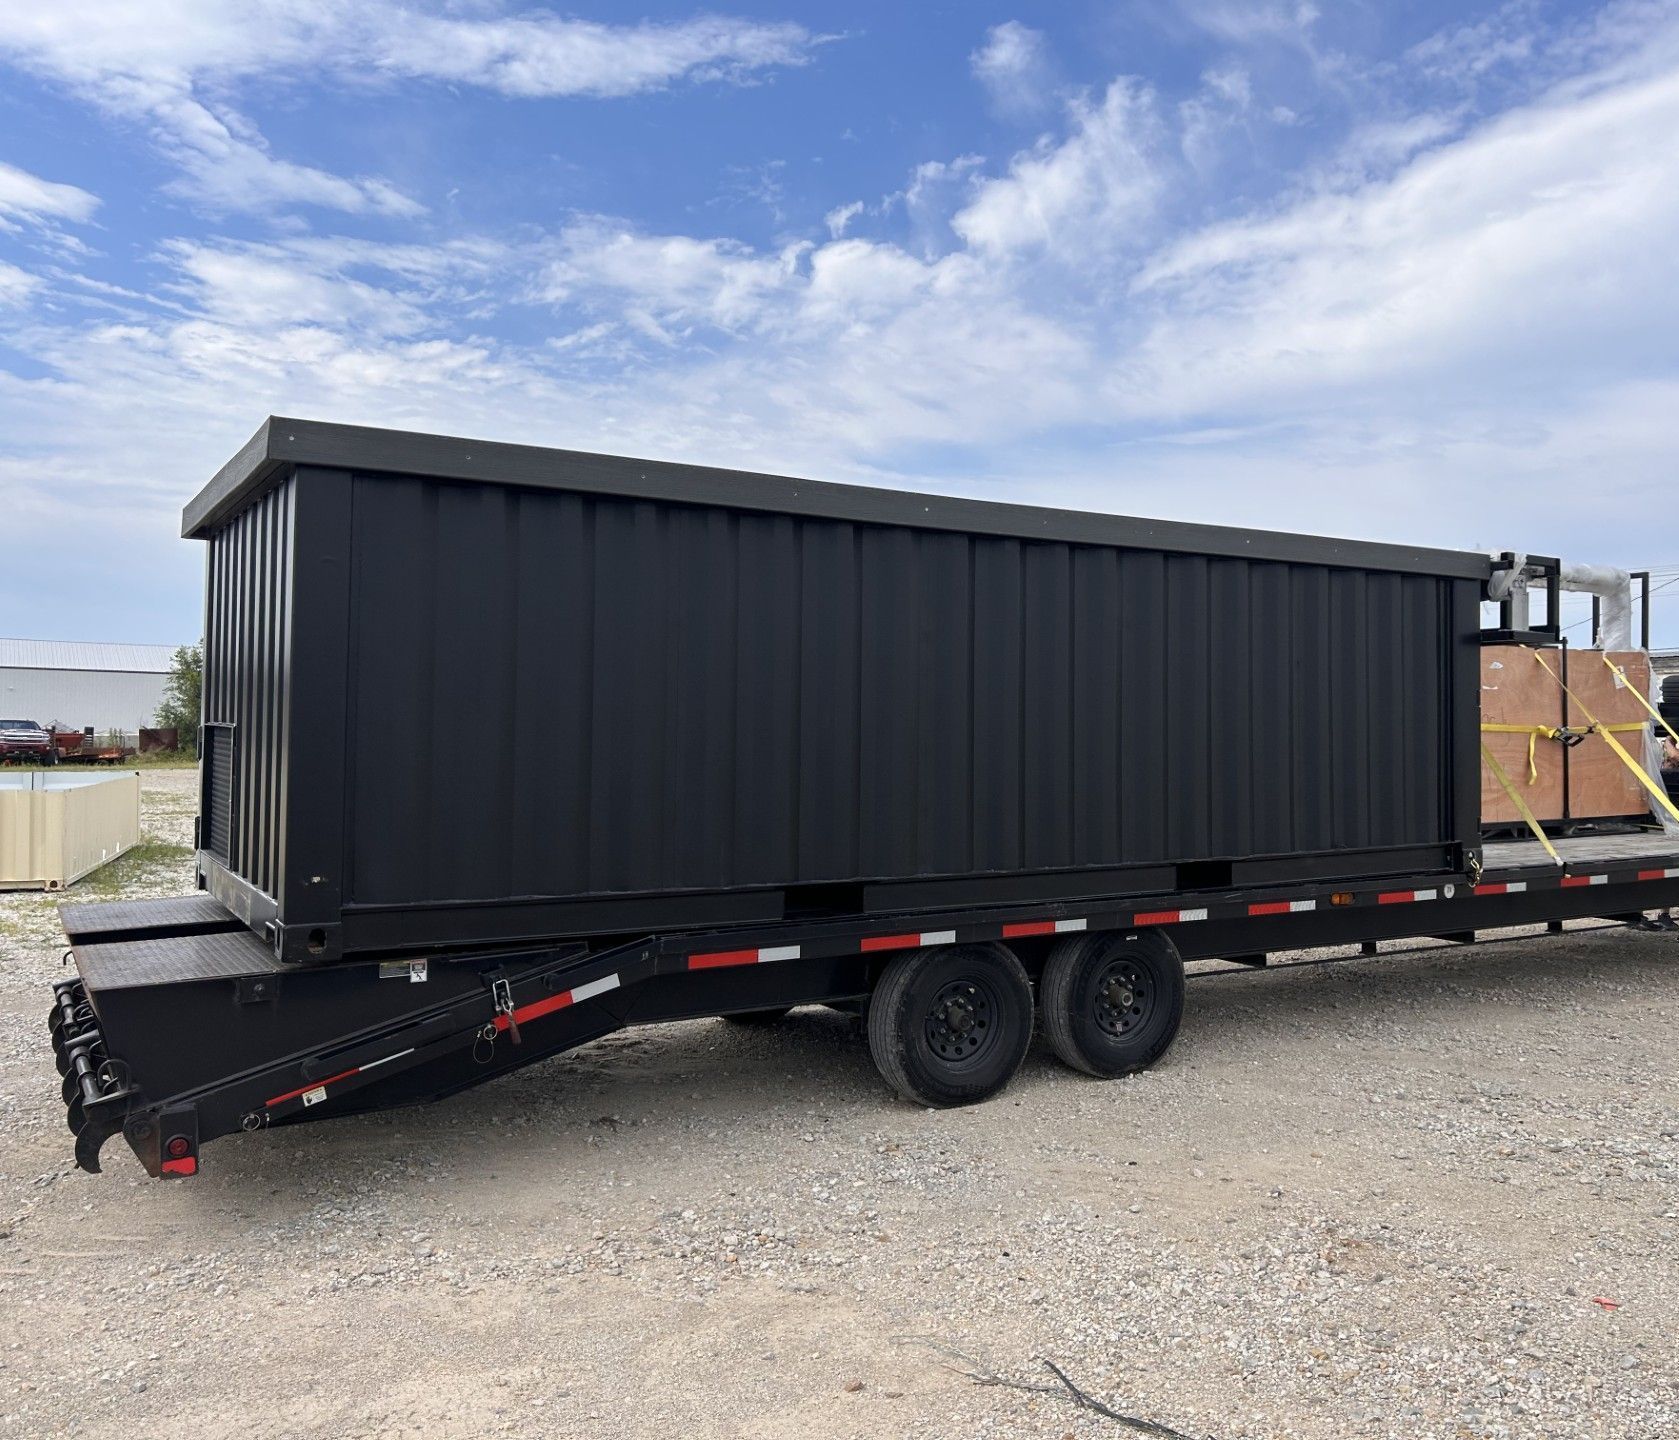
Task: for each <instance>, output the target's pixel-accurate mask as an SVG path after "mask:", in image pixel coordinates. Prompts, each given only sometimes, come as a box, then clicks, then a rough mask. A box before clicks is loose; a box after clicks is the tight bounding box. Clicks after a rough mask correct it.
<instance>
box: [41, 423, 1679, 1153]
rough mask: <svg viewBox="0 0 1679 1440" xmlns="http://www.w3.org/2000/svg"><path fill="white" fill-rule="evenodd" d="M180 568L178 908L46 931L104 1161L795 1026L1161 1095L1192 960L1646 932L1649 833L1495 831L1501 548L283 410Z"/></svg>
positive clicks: (196, 507)
mask: <svg viewBox="0 0 1679 1440" xmlns="http://www.w3.org/2000/svg"><path fill="white" fill-rule="evenodd" d="M183 533H184V534H185V535H187V536H189V537H192V538H197V539H202V540H204V541H205V542H206V543H207V545H208V547H209V566H208V577H207V585H206V592H207V594H206V616H205V675H204V700H203V704H204V717H203V720H204V723H203V725H202V727H201V731H200V737H199V754H200V756H201V757H202V765H201V776H200V783H201V794H200V804H199V812H200V819H199V825H198V837H197V851H198V864H197V869H198V887H199V890H200V892H201V893H199V894H197V895H194V896H188V897H182V898H180V899H171V900H158V901H150V902H138V903H124V904H117V905H95V906H87V905H66V906H64V907H63V909H62V912H61V913H62V916H63V923H64V928H65V933H66V936H67V937H68V940H69V946H70V948H69V952H68V957H67V958H70V959H73V960H74V962H75V966H76V975H75V977H74V978H70V979H66V980H64V981H63V982H61V983H60V984H59V985H58V986H57V987H56V990H55V993H54V996H53V1002H52V1007H51V1014H50V1019H49V1024H50V1030H51V1037H52V1044H53V1047H54V1050H55V1052H56V1055H57V1059H58V1066H59V1070H60V1073H61V1075H62V1076H63V1097H64V1101H65V1105H66V1114H67V1118H68V1122H69V1126H70V1129H71V1131H72V1132H73V1133H74V1135H75V1151H76V1159H77V1162H78V1163H79V1164H80V1165H81V1166H82V1167H83V1168H84V1169H87V1170H97V1169H98V1167H99V1153H100V1149H101V1147H102V1145H103V1144H104V1142H105V1141H106V1140H107V1139H109V1138H110V1137H112V1136H114V1135H117V1134H121V1135H123V1136H124V1137H125V1138H126V1140H127V1141H128V1143H129V1145H130V1146H131V1147H132V1148H133V1150H134V1151H135V1152H136V1154H137V1155H138V1156H139V1157H140V1159H141V1161H142V1162H143V1163H144V1165H145V1167H146V1169H147V1170H148V1171H149V1172H150V1173H151V1174H152V1175H154V1176H180V1175H188V1174H192V1173H195V1172H196V1170H197V1169H198V1163H199V1149H200V1146H201V1145H202V1144H203V1143H204V1142H205V1141H207V1140H211V1139H215V1138H217V1137H219V1136H222V1135H227V1134H230V1133H231V1132H233V1131H236V1130H260V1129H263V1128H265V1127H267V1126H270V1125H285V1124H294V1123H298V1122H301V1121H307V1120H316V1119H323V1118H330V1117H332V1116H337V1115H344V1114H349V1113H353V1112H356V1111H361V1110H371V1109H378V1108H381V1107H384V1106H390V1105H400V1104H408V1103H413V1102H418V1101H424V1100H432V1099H436V1098H439V1097H441V1096H445V1095H448V1094H451V1093H452V1092H454V1091H457V1090H461V1089H464V1088H466V1087H468V1086H471V1085H476V1084H479V1083H481V1082H483V1081H485V1080H489V1079H492V1078H494V1077H495V1076H497V1075H500V1074H504V1073H506V1072H507V1071H510V1070H513V1069H517V1068H518V1067H520V1066H522V1065H526V1064H529V1063H531V1062H533V1061H536V1060H540V1059H542V1058H544V1057H545V1056H549V1055H553V1054H557V1053H559V1052H561V1051H564V1050H567V1049H569V1048H571V1047H573V1046H576V1045H580V1044H583V1043H586V1042H587V1041H589V1040H591V1039H593V1038H595V1037H597V1036H600V1035H603V1034H606V1033H608V1032H610V1031H613V1030H616V1029H619V1028H621V1027H624V1026H629V1025H640V1024H652V1023H658V1022H662V1021H669V1020H678V1019H684V1018H691V1017H698V1016H724V1017H730V1018H734V1019H739V1020H745V1021H757V1020H762V1019H767V1018H774V1017H776V1016H778V1015H779V1014H781V1013H784V1012H785V1011H786V1010H787V1009H788V1008H789V1007H792V1006H795V1005H803V1004H826V1005H830V1006H835V1007H838V1008H841V1009H846V1010H850V1011H853V1012H855V1013H857V1014H858V1015H859V1016H861V1017H862V1019H863V1020H864V1022H865V1028H866V1030H867V1034H868V1043H869V1047H870V1051H871V1053H872V1054H873V1057H874V1059H875V1061H876V1063H877V1065H878V1066H879V1068H880V1070H881V1073H882V1074H883V1076H884V1077H885V1078H886V1079H887V1081H888V1082H889V1083H890V1084H891V1085H892V1086H893V1088H894V1089H895V1090H897V1091H898V1092H899V1093H900V1094H901V1095H903V1096H904V1097H905V1098H907V1099H910V1100H913V1101H915V1102H917V1103H921V1104H927V1105H946V1106H947V1105H960V1104H969V1103H973V1102H976V1101H979V1100H983V1099H985V1098H987V1097H988V1096H990V1095H993V1094H995V1093H997V1092H998V1091H999V1090H1000V1089H1002V1088H1003V1086H1004V1085H1006V1084H1007V1083H1008V1081H1009V1079H1010V1078H1011V1077H1012V1075H1013V1074H1014V1072H1015V1070H1016V1068H1017V1067H1018V1066H1019V1064H1020V1061H1021V1059H1022V1058H1023V1057H1024V1055H1025V1053H1026V1049H1027V1046H1028V1044H1029V1043H1030V1040H1031V1036H1032V1033H1033V1022H1034V1019H1035V1018H1037V1019H1041V1020H1042V1022H1043V1029H1044V1033H1045V1036H1046V1038H1047V1040H1048V1042H1049V1045H1050V1046H1051V1048H1052V1049H1053V1050H1054V1051H1055V1053H1056V1054H1057V1056H1058V1057H1059V1058H1060V1059H1062V1060H1063V1061H1065V1062H1066V1063H1067V1064H1068V1065H1069V1066H1071V1067H1073V1068H1075V1069H1078V1070H1081V1071H1084V1072H1086V1073H1088V1074H1092V1075H1098V1076H1107V1075H1118V1074H1124V1073H1128V1072H1130V1071H1134V1070H1139V1069H1141V1068H1143V1067H1145V1066H1147V1065H1150V1064H1152V1063H1154V1062H1155V1061H1156V1060H1157V1059H1159V1058H1160V1056H1161V1055H1162V1054H1163V1053H1164V1052H1165V1051H1166V1049H1167V1047H1168V1046H1169V1045H1170V1044H1171V1042H1172V1040H1173V1038H1174V1036H1175V1035H1176V1033H1177V1030H1178V1026H1179V1022H1180V1019H1181V1016H1182V1012H1183V995H1184V978H1185V976H1184V961H1185V960H1186V959H1188V960H1198V959H1206V958H1223V959H1229V960H1235V961H1239V962H1242V963H1245V964H1250V965H1253V964H1263V963H1264V962H1265V957H1266V956H1267V955H1268V954H1270V953H1273V952H1278V951H1285V950H1298V949H1306V948H1314V947H1320V946H1340V945H1346V944H1349V943H1358V944H1362V945H1366V946H1368V945H1373V944H1376V943H1378V942H1380V941H1383V940H1397V939H1408V938H1413V937H1422V936H1440V937H1446V938H1450V939H1454V940H1468V939H1471V938H1473V936H1474V935H1475V934H1476V933H1477V932H1480V931H1484V930H1496V929H1499V928H1501V927H1507V926H1521V925H1528V924H1532V923H1534V922H1536V921H1546V922H1552V923H1560V922H1561V921H1564V920H1567V919H1573V918H1585V917H1594V916H1602V917H1608V918H1610V919H1620V920H1626V921H1635V920H1637V919H1638V918H1639V917H1640V916H1641V915H1642V913H1643V912H1645V911H1648V910H1653V909H1660V908H1665V907H1669V906H1675V905H1679V839H1676V838H1673V837H1669V836H1668V835H1666V834H1664V833H1659V832H1656V831H1654V830H1649V829H1644V830H1640V829H1638V828H1636V827H1622V830H1621V832H1620V833H1615V834H1610V833H1602V834H1577V835H1574V836H1571V837H1569V838H1566V839H1563V840H1559V841H1558V842H1557V844H1556V847H1555V849H1556V854H1555V855H1553V854H1552V853H1550V852H1549V851H1548V850H1547V849H1546V848H1545V847H1543V846H1541V845H1539V844H1537V843H1531V842H1521V841H1517V842H1504V841H1492V842H1490V843H1489V842H1488V841H1487V837H1486V836H1485V835H1484V833H1483V830H1482V826H1481V818H1482V817H1481V810H1480V778H1481V776H1480V772H1481V761H1480V744H1479V740H1480V736H1479V725H1480V718H1481V717H1480V706H1481V691H1480V684H1481V681H1480V660H1481V647H1482V645H1483V643H1506V644H1508V643H1523V644H1560V643H1561V637H1560V633H1559V632H1558V631H1557V629H1556V626H1555V621H1554V616H1555V607H1554V606H1553V607H1552V608H1551V611H1550V620H1549V626H1550V628H1549V631H1548V632H1544V631H1540V630H1537V629H1536V630H1534V631H1531V632H1530V631H1527V630H1520V631H1519V632H1518V630H1517V629H1515V628H1512V627H1513V625H1514V621H1513V618H1511V617H1501V618H1502V619H1504V620H1505V622H1506V623H1505V624H1504V625H1503V626H1502V627H1501V628H1500V630H1499V631H1497V632H1493V633H1491V634H1489V633H1488V632H1484V631H1483V630H1482V629H1481V625H1480V606H1481V603H1482V602H1483V600H1485V599H1486V598H1487V597H1488V594H1489V591H1488V582H1489V580H1491V578H1492V576H1493V573H1494V562H1493V561H1492V560H1491V559H1490V558H1489V557H1487V556H1484V555H1478V554H1473V553H1468V552H1459V551H1445V550H1430V549H1422V548H1418V547H1410V546H1401V545H1382V544H1373V543H1369V542H1362V541H1345V540H1334V539H1326V538H1321V537H1314V536H1300V535H1282V534H1273V533H1268V532H1261V531H1251V530H1238V529H1232V528H1228V527H1222V526H1206V525H1185V524H1175V523H1170V522H1162V521H1156V520H1145V519H1134V518H1128V517H1124V516H1115V515H1089V514H1079V513H1074V512H1067V511H1058V510H1047V509H1040V508H1033V507H1026V506H1018V505H998V504H992V503H987V502H980V501H973V500H964V499H955V498H952V497H948V496H932V495H921V494H908V493H897V492H892V491H885V490H875V489H868V488H861V487H852V486H835V485H824V484H819V483H814V482H810V481H804V480H796V479H788V478H786V477H777V476H767V475H753V474H747V473H741V472H734V471H722V470H713V469H707V468H703V467H697V466H685V465H673V464H668V463H659V462H650V461H645V460H636V459H631V458H625V457H619V456H599V455H586V454H580V453H576V452H570V451H560V450H543V449H536V448H533V447H528V446H518V445H504V444H491V443H486V442H481V441H474V440H463V439H457V438H452V437H446V436H429V435H413V434H404V433H399V432H391V431H381V430H370V429H364V428H361V427H354V426H342V425H326V424H319V423H314V422H309V421H303V420H293V419H285V418H280V417H274V418H271V419H270V420H269V421H268V422H267V423H265V424H264V425H263V426H262V428H261V429H259V430H258V432H257V434H256V435H255V436H253V437H252V440H251V441H250V443H249V444H248V445H247V446H245V447H244V449H243V450H241V451H240V453H239V454H238V455H236V456H235V457H234V458H233V459H232V460H231V461H230V462H229V463H228V464H227V465H226V466H224V467H223V469H222V470H221V471H220V472H218V474H217V475H216V476H215V477H214V478H213V479H212V480H211V482H210V484H209V485H208V486H207V487H206V488H205V489H204V491H203V492H202V493H201V494H200V495H199V496H198V497H197V498H196V499H195V500H194V501H192V502H191V504H189V505H188V507H187V508H186V511H185V514H184V516H183ZM1528 558H1529V567H1531V566H1532V565H1533V564H1535V563H1538V562H1535V561H1533V558H1532V557H1528ZM1544 563H1545V564H1546V565H1548V566H1549V568H1550V572H1551V574H1552V576H1553V579H1554V578H1555V572H1556V569H1557V567H1556V565H1555V563H1554V562H1544ZM1508 608H1509V604H1508V602H1507V601H1506V609H1508ZM486 717H491V718H493V722H494V723H493V724H489V725H486V723H485V721H486ZM393 725H394V726H396V727H398V728H400V730H401V732H402V733H403V735H404V737H405V743H404V744H403V745H402V746H396V747H393V746H391V745H390V744H389V743H388V737H389V735H390V733H391V731H392V728H393ZM487 731H493V732H495V733H501V734H507V735H511V736H513V737H516V738H517V739H529V738H533V737H542V738H543V739H544V741H545V743H544V745H543V747H542V752H541V753H542V759H541V761H540V762H538V763H535V764H532V763H529V762H528V761H527V762H524V763H521V762H520V760H519V759H517V758H516V754H515V751H516V749H518V748H519V747H516V746H514V745H500V746H496V747H493V749H492V750H491V752H490V753H489V754H487V755H486V754H483V753H482V750H481V748H480V749H479V750H478V751H466V750H463V746H466V745H470V744H472V743H474V742H476V741H477V740H478V738H479V737H481V736H482V735H483V734H485V733H486V732H487ZM524 753H528V747H527V748H526V750H525V751H524Z"/></svg>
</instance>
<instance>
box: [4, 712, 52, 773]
mask: <svg viewBox="0 0 1679 1440" xmlns="http://www.w3.org/2000/svg"><path fill="white" fill-rule="evenodd" d="M0 760H21V761H23V762H25V763H26V764H27V763H31V762H32V763H34V764H37V765H56V764H58V748H57V747H56V746H55V745H54V744H53V738H52V732H51V731H49V730H47V729H45V728H44V727H43V726H40V725H37V724H36V723H35V722H34V721H33V720H0Z"/></svg>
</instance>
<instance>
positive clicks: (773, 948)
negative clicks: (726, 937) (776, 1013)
mask: <svg viewBox="0 0 1679 1440" xmlns="http://www.w3.org/2000/svg"><path fill="white" fill-rule="evenodd" d="M798 958H799V947H798V946H797V945H769V946H765V947H764V948H762V949H758V950H713V951H711V952H710V953H709V954H707V955H690V956H689V957H688V968H689V969H690V970H722V969H727V968H728V967H729V966H731V965H767V964H769V963H770V962H771V961H774V960H797V959H798Z"/></svg>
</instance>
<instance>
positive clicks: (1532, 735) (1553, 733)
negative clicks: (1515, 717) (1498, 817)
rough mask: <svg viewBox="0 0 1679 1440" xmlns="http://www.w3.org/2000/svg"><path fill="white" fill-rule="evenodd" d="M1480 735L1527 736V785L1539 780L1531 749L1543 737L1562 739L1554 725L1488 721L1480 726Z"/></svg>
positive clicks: (1535, 761)
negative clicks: (1508, 723)
mask: <svg viewBox="0 0 1679 1440" xmlns="http://www.w3.org/2000/svg"><path fill="white" fill-rule="evenodd" d="M1481 732H1482V734H1493V735H1525V736H1527V783H1528V784H1529V785H1532V784H1534V783H1535V782H1536V781H1537V780H1538V779H1539V762H1538V760H1537V759H1535V758H1534V753H1533V747H1534V746H1535V745H1536V744H1537V743H1538V742H1539V740H1540V738H1541V737H1543V738H1544V739H1546V740H1560V739H1562V731H1561V730H1559V729H1557V727H1556V726H1555V725H1495V724H1493V723H1491V722H1490V721H1486V722H1483V723H1482V725H1481Z"/></svg>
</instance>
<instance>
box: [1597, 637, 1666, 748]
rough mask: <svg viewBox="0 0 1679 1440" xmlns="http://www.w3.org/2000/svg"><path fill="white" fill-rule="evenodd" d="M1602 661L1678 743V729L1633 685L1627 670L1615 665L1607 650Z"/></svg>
mask: <svg viewBox="0 0 1679 1440" xmlns="http://www.w3.org/2000/svg"><path fill="white" fill-rule="evenodd" d="M1603 663H1604V664H1605V665H1607V666H1608V667H1609V668H1610V669H1611V670H1613V671H1614V672H1615V678H1616V679H1617V680H1619V681H1620V682H1621V684H1623V685H1625V686H1626V687H1627V689H1628V690H1630V691H1632V693H1633V697H1634V698H1635V699H1636V700H1637V701H1638V703H1639V704H1640V705H1642V706H1643V707H1644V708H1645V709H1646V710H1648V711H1649V712H1650V715H1651V718H1653V719H1655V720H1657V721H1659V722H1660V724H1661V727H1662V729H1663V730H1665V731H1667V733H1668V734H1669V735H1671V736H1672V737H1673V743H1674V744H1675V745H1679V730H1675V729H1674V728H1673V727H1672V726H1671V725H1669V724H1668V723H1667V717H1666V716H1665V715H1663V714H1662V712H1661V711H1660V710H1658V709H1656V707H1655V706H1654V705H1652V704H1651V703H1650V701H1649V699H1648V697H1647V696H1646V695H1645V694H1644V692H1643V691H1642V690H1640V689H1639V688H1638V687H1637V686H1636V685H1634V684H1633V683H1632V681H1630V680H1628V679H1627V672H1626V671H1625V670H1623V669H1621V667H1620V666H1619V665H1617V664H1616V663H1615V662H1614V661H1613V660H1611V659H1610V658H1609V655H1608V653H1607V652H1605V653H1604V656H1603Z"/></svg>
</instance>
